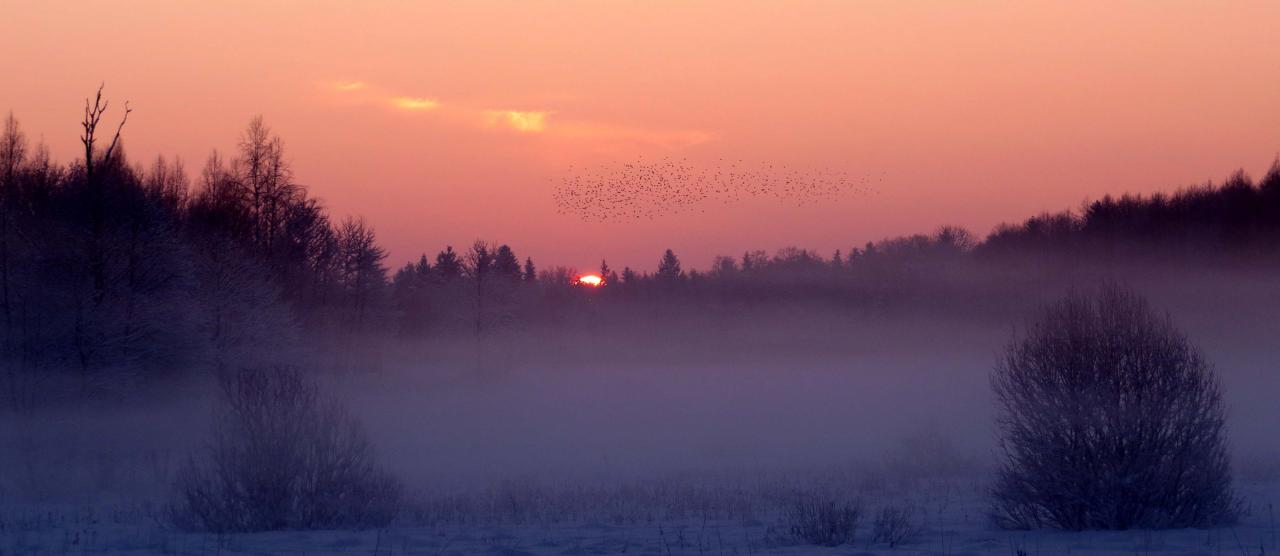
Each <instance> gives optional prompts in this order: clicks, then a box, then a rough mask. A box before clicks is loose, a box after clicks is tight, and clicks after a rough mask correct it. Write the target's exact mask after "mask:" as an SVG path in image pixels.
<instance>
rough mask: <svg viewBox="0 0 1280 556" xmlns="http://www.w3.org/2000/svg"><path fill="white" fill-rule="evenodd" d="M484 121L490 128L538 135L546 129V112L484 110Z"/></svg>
mask: <svg viewBox="0 0 1280 556" xmlns="http://www.w3.org/2000/svg"><path fill="white" fill-rule="evenodd" d="M484 114H485V121H486V123H487V125H489V126H490V127H494V126H504V127H508V128H510V129H514V130H516V131H519V132H521V133H538V132H542V131H545V130H546V128H547V116H549V115H551V113H550V112H546V111H524V110H485V111H484Z"/></svg>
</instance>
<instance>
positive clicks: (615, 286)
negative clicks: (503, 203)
mask: <svg viewBox="0 0 1280 556" xmlns="http://www.w3.org/2000/svg"><path fill="white" fill-rule="evenodd" d="M107 106H108V102H107V101H106V100H105V99H103V98H102V96H101V92H99V93H98V96H97V97H96V98H95V100H94V101H93V102H92V103H88V102H86V107H85V112H84V120H83V122H82V136H81V142H82V143H83V145H84V152H85V155H84V158H83V159H79V160H74V161H71V162H69V163H63V162H59V161H55V160H52V159H51V158H50V156H49V153H48V151H47V149H46V148H45V147H44V146H43V145H40V144H32V142H31V141H30V140H29V139H28V136H27V133H26V132H25V131H24V130H23V129H22V127H21V125H20V123H19V121H18V120H17V119H16V118H15V116H14V115H13V114H12V113H11V114H9V116H8V117H7V119H6V120H5V124H4V130H3V135H2V136H0V311H2V312H3V323H0V348H2V352H0V357H2V358H3V361H4V365H3V366H4V367H5V369H6V373H5V379H4V380H5V382H6V384H5V388H4V389H3V392H4V400H5V404H6V405H7V406H10V407H13V408H27V407H34V406H38V405H41V404H45V403H51V402H53V401H55V400H56V399H59V398H64V397H67V396H90V397H98V396H104V395H105V396H113V395H120V394H126V393H128V392H129V391H131V390H134V389H137V388H143V387H147V386H149V385H154V384H158V383H160V382H162V381H164V380H166V379H169V378H173V375H174V374H175V373H180V372H198V371H197V370H198V369H205V370H210V369H214V370H216V369H221V368H225V367H226V366H228V365H229V364H231V362H235V364H236V365H252V364H257V363H259V362H260V361H257V360H258V359H262V358H266V359H270V360H273V361H272V362H277V363H278V362H283V361H287V360H289V358H290V357H296V356H297V354H296V353H295V354H292V355H291V354H290V351H291V350H295V351H299V353H300V351H302V350H306V349H313V350H314V349H320V350H335V349H338V350H340V349H343V348H342V346H348V347H349V346H353V345H357V344H361V343H362V340H363V339H366V338H369V337H371V336H387V337H394V338H399V339H401V340H413V339H421V338H423V337H431V336H440V335H443V336H458V335H471V336H474V337H476V338H484V337H487V336H490V335H493V334H499V333H502V332H503V331H507V330H513V329H517V330H518V329H521V328H522V327H531V326H540V325H545V324H549V323H555V322H562V321H565V320H573V319H583V318H616V319H621V318H625V316H626V315H627V314H628V312H636V311H639V312H644V311H654V310H664V311H674V310H679V311H685V312H695V313H696V312H699V311H705V312H710V313H712V314H714V313H716V312H717V311H725V310H740V309H743V308H750V307H759V306H772V305H778V304H787V303H819V304H837V305H839V306H845V307H849V308H850V309H851V310H859V311H872V312H885V311H905V310H910V308H912V307H920V306H922V305H934V304H936V302H937V301H939V300H942V299H946V300H947V301H946V305H947V306H952V307H960V308H965V309H964V310H968V308H973V307H976V306H985V307H991V306H993V303H994V304H995V305H1001V304H1006V301H1007V300H1006V301H1002V299H1004V298H1007V297H1008V296H1010V295H1016V292H1010V291H1008V289H1007V288H1006V287H1005V286H1006V285H1007V284H1008V282H1007V281H1008V280H1013V281H1015V282H1016V281H1018V280H1020V279H1025V278H1026V277H1027V276H1029V275H1031V274H1033V273H1035V272H1040V271H1041V269H1043V268H1045V267H1046V265H1049V266H1055V267H1071V268H1080V267H1089V266H1095V267H1102V266H1104V265H1111V266H1115V265H1120V266H1124V265H1129V266H1134V265H1157V266H1159V265H1169V266H1174V267H1182V268H1192V269H1227V270H1245V271H1269V270H1272V269H1274V266H1275V265H1276V264H1277V263H1278V262H1280V162H1277V163H1276V164H1273V165H1272V167H1271V169H1270V170H1269V171H1268V172H1267V173H1266V175H1265V176H1264V177H1263V178H1262V179H1261V180H1259V181H1256V182H1255V181H1254V180H1253V179H1251V178H1250V177H1249V176H1247V175H1245V174H1244V173H1242V172H1237V173H1235V174H1233V175H1231V176H1230V177H1228V178H1227V179H1226V180H1224V181H1222V182H1221V183H1218V184H1212V183H1209V184H1203V185H1197V186H1191V187H1185V188H1182V189H1178V190H1176V191H1175V192H1173V193H1168V194H1166V193H1155V194H1151V195H1145V196H1144V195H1123V196H1120V197H1118V198H1116V197H1110V196H1107V197H1104V198H1102V199H1099V200H1096V201H1091V202H1087V203H1085V204H1084V205H1083V206H1082V207H1081V208H1080V209H1079V210H1075V211H1063V212H1059V213H1055V214H1042V215H1038V216H1034V217H1031V218H1028V219H1027V220H1025V221H1024V222H1021V223H1013V224H1003V225H1000V226H998V227H997V228H996V229H995V230H993V231H992V232H991V233H990V234H988V235H987V236H986V237H981V236H979V235H976V234H974V233H972V232H970V231H968V230H965V229H963V228H959V227H955V226H942V227H940V228H938V229H937V230H936V231H934V232H932V233H922V234H915V235H910V236H904V237H894V238H886V239H882V240H878V241H872V242H867V243H866V244H865V245H863V246H861V247H852V248H850V249H848V250H847V251H843V252H842V251H839V250H837V251H836V252H834V253H832V254H829V255H827V254H821V253H817V252H814V251H811V250H808V249H804V248H800V247H787V248H783V249H779V250H777V251H776V252H774V253H772V254H770V253H768V252H766V251H763V250H750V249H748V250H746V251H745V252H744V253H742V254H741V255H725V256H720V257H717V258H716V259H715V262H714V263H713V264H712V265H711V267H710V268H707V269H692V268H686V267H684V266H682V264H681V261H680V259H679V256H678V255H677V254H676V253H673V252H672V251H671V250H667V251H666V252H665V253H663V254H661V255H660V256H655V260H656V261H657V263H658V264H657V267H656V271H654V272H648V271H636V270H634V269H631V268H629V267H625V268H622V269H620V270H619V269H614V268H612V267H610V266H609V264H608V262H607V260H604V261H601V264H600V267H599V268H598V269H595V268H592V269H574V268H568V267H565V266H550V265H548V266H544V267H541V268H540V267H538V266H536V265H535V262H534V261H533V260H532V259H530V258H525V259H524V260H523V261H522V260H521V259H520V257H519V256H518V255H517V254H516V251H515V250H513V248H512V247H511V246H509V245H507V244H501V243H494V242H487V241H482V240H477V241H476V242H475V243H474V244H473V245H470V246H461V247H459V248H457V249H455V248H454V247H453V246H446V247H444V248H443V249H441V250H439V251H438V252H437V253H436V254H434V255H430V254H429V252H427V250H425V249H424V253H423V254H422V256H421V257H420V258H419V259H418V260H416V261H410V262H407V263H406V264H404V265H403V266H397V265H398V263H394V262H393V261H389V260H388V259H387V255H386V252H385V251H384V250H383V249H382V248H381V247H380V246H379V245H378V241H377V237H376V234H375V226H374V223H370V222H367V221H365V220H363V219H360V218H346V219H342V220H336V219H334V218H333V217H331V215H330V211H329V210H328V209H327V208H326V207H325V205H324V203H323V201H322V200H321V199H317V198H315V197H314V196H311V195H310V194H309V193H308V191H307V188H306V187H305V186H304V185H301V184H299V183H297V182H296V181H295V180H294V176H293V172H292V169H291V168H290V164H289V159H288V156H287V153H286V151H285V141H284V140H283V139H282V138H281V137H279V136H277V135H275V134H274V133H273V132H272V131H271V129H270V127H268V125H267V124H266V123H265V122H264V121H263V119H262V118H261V117H258V118H255V119H253V120H252V121H251V122H250V123H249V124H248V126H247V127H246V129H245V130H244V132H243V134H242V135H241V136H240V137H239V138H238V143H237V148H236V150H235V152H232V153H219V152H216V151H215V152H213V153H212V154H211V155H210V156H209V158H208V159H207V160H206V161H205V162H204V164H203V165H202V166H201V167H200V168H199V169H198V170H197V171H194V172H189V171H188V169H187V168H186V165H185V164H184V162H183V161H181V160H168V159H166V158H165V157H164V156H157V157H155V158H154V159H153V160H151V162H149V163H143V162H137V161H134V160H131V159H130V158H129V156H128V155H127V154H126V151H125V149H124V140H123V137H124V135H125V134H123V133H122V130H126V123H127V117H128V111H127V109H126V111H125V112H124V116H123V118H122V119H121V120H120V121H119V122H118V125H117V126H116V127H115V128H113V129H109V128H110V124H111V123H112V122H103V121H102V118H103V116H104V114H105V113H106V109H107ZM580 271H582V272H591V273H595V274H597V275H598V276H600V277H601V279H602V283H601V284H600V285H598V286H595V287H580V286H579V285H578V284H577V278H578V277H579V275H580ZM992 275H999V276H1003V277H1004V280H1006V281H1005V282H999V281H992V280H990V279H989V276H992ZM588 309H589V310H588ZM600 315H604V316H600ZM335 360H337V361H345V360H347V358H345V357H339V358H337V359H335ZM179 369H182V371H180V370H179Z"/></svg>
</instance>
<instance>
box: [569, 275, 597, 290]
mask: <svg viewBox="0 0 1280 556" xmlns="http://www.w3.org/2000/svg"><path fill="white" fill-rule="evenodd" d="M576 283H577V284H578V285H580V286H591V287H593V288H598V287H600V286H603V285H604V278H601V277H600V276H599V275H596V274H584V275H582V276H579V277H578V281H577V282H576Z"/></svg>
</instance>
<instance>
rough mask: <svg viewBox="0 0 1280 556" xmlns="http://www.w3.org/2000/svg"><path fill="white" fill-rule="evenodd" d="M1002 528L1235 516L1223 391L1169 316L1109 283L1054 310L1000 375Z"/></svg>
mask: <svg viewBox="0 0 1280 556" xmlns="http://www.w3.org/2000/svg"><path fill="white" fill-rule="evenodd" d="M992 385H993V388H994V390H995V396H996V400H997V404H998V409H999V416H998V422H997V424H998V427H999V429H1000V433H1001V449H1002V452H1003V458H1002V461H1001V466H1000V469H999V472H998V476H997V478H996V482H995V485H994V487H993V490H992V495H993V517H994V518H995V520H996V523H997V524H998V525H1000V526H1003V527H1008V528H1034V527H1056V528H1061V529H1070V530H1083V529H1128V528H1135V527H1143V528H1173V527H1199V526H1209V525H1217V524H1224V523H1229V522H1231V521H1233V520H1234V519H1235V517H1236V514H1237V508H1238V503H1237V500H1236V498H1235V496H1234V495H1233V493H1232V487H1231V470H1230V464H1229V461H1228V456H1227V446H1226V439H1225V431H1224V418H1225V417H1224V410H1223V404H1222V394H1221V392H1220V390H1219V387H1218V383H1217V379H1216V377H1215V375H1214V372H1213V370H1212V369H1211V367H1210V366H1209V364H1208V363H1206V362H1205V360H1204V358H1203V357H1202V356H1201V354H1200V352H1199V351H1198V350H1196V349H1195V348H1194V347H1193V346H1192V345H1191V344H1190V343H1188V341H1187V340H1186V338H1185V337H1184V336H1183V335H1182V334H1181V333H1180V332H1179V331H1178V330H1177V329H1176V328H1175V327H1174V325H1173V323H1172V321H1171V319H1170V318H1169V317H1168V316H1167V315H1159V314H1156V313H1155V312H1153V311H1152V310H1151V309H1150V307H1149V306H1148V305H1147V303H1146V302H1145V301H1144V300H1143V299H1142V298H1141V297H1139V296H1138V295H1136V294H1135V293H1133V292H1131V291H1128V290H1125V289H1122V288H1119V287H1116V286H1107V287H1104V288H1102V289H1101V291H1100V292H1099V293H1098V294H1097V295H1093V296H1090V295H1085V294H1081V293H1074V294H1072V295H1070V296H1068V297H1067V298H1065V299H1063V300H1062V301H1059V302H1058V303H1056V304H1053V305H1051V306H1049V307H1047V308H1046V309H1045V310H1044V311H1043V313H1042V314H1041V315H1040V317H1039V319H1038V320H1037V321H1035V322H1033V323H1032V324H1031V325H1030V327H1029V328H1028V329H1027V330H1026V331H1025V333H1024V334H1022V336H1021V337H1019V338H1017V339H1016V340H1015V341H1014V342H1013V343H1012V344H1011V345H1010V346H1009V348H1008V351H1007V353H1006V354H1005V356H1004V358H1003V359H1002V360H1001V361H1000V363H999V365H998V366H997V368H996V371H995V373H994V374H993V377H992Z"/></svg>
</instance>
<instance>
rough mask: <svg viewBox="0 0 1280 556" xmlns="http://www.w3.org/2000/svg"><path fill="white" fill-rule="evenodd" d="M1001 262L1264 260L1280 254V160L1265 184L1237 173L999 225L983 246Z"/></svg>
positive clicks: (984, 252)
mask: <svg viewBox="0 0 1280 556" xmlns="http://www.w3.org/2000/svg"><path fill="white" fill-rule="evenodd" d="M978 247H979V248H978V251H979V252H980V254H982V255H983V256H986V257H990V258H993V259H1000V258H1018V257H1023V256H1025V255H1027V254H1028V253H1042V254H1046V255H1051V256H1056V257H1069V258H1073V259H1077V260H1090V261H1104V262H1109V261H1132V260H1135V259H1138V260H1145V261H1151V260H1161V259H1163V260H1189V261H1216V262H1222V261H1229V260H1236V261H1244V262H1256V261H1257V260H1258V257H1259V256H1262V257H1266V258H1272V260H1274V257H1275V255H1277V254H1280V159H1278V160H1277V161H1276V162H1275V163H1273V164H1272V166H1271V169H1270V170H1269V171H1268V172H1267V174H1266V176H1265V177H1263V178H1262V180H1261V181H1260V182H1256V183H1255V182H1254V181H1253V180H1252V179H1251V178H1250V177H1249V176H1247V175H1246V174H1244V172H1237V173H1235V174H1234V175H1232V176H1231V177H1230V178H1228V179H1227V180H1226V181H1225V182H1223V183H1221V184H1219V185H1216V186H1215V185H1213V184H1205V185H1201V186H1198V187H1190V188H1186V189H1182V190H1180V191H1177V192H1175V193H1173V194H1166V193H1154V194H1151V195H1147V196H1143V195H1123V196H1121V197H1119V198H1115V197H1112V196H1109V195H1108V196H1106V197H1103V198H1102V199H1101V200H1097V201H1093V202H1091V203H1086V204H1085V205H1084V206H1083V207H1082V208H1081V209H1080V210H1079V211H1075V212H1071V211H1067V212H1060V213H1057V214H1042V215H1039V216H1036V217H1033V218H1030V219H1027V220H1026V221H1025V222H1023V223H1021V224H1005V225H1002V226H999V227H998V228H997V229H996V230H995V231H994V232H992V233H991V235H990V236H988V237H987V240H986V241H985V242H983V243H982V245H980V246H978Z"/></svg>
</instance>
